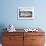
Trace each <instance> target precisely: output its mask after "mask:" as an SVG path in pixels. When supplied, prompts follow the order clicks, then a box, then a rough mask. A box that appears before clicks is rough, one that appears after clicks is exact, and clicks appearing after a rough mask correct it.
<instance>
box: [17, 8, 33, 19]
mask: <svg viewBox="0 0 46 46" xmlns="http://www.w3.org/2000/svg"><path fill="white" fill-rule="evenodd" d="M17 17H18V19H33V18H34V8H31V7H19V8H18V16H17Z"/></svg>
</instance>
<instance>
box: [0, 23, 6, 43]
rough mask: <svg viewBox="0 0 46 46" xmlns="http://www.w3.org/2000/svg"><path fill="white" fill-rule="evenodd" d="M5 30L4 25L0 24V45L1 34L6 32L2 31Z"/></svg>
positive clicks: (0, 40)
mask: <svg viewBox="0 0 46 46" xmlns="http://www.w3.org/2000/svg"><path fill="white" fill-rule="evenodd" d="M4 28H5V25H4V24H0V43H2V36H3V34H2V32H5V31H6V30H3V29H4Z"/></svg>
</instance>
